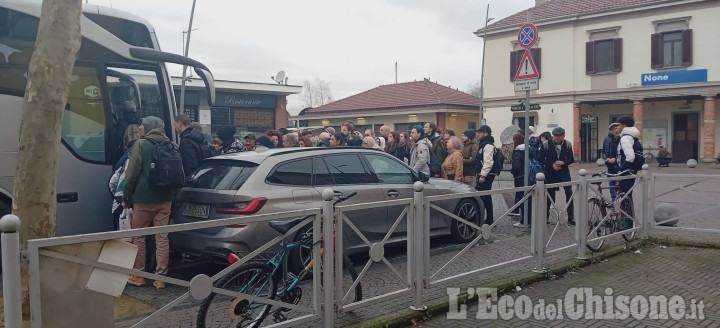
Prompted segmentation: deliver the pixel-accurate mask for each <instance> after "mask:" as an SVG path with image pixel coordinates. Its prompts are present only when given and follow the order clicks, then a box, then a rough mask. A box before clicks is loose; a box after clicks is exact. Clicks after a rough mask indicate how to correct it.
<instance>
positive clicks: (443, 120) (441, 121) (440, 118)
mask: <svg viewBox="0 0 720 328" xmlns="http://www.w3.org/2000/svg"><path fill="white" fill-rule="evenodd" d="M435 116H436V117H437V122H435V123H437V126H438V129H440V131H445V128H446V127H447V113H437V114H435ZM478 128H479V127H478ZM455 133H457V131H455Z"/></svg>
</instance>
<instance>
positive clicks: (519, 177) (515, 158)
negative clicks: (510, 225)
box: [510, 132, 535, 228]
mask: <svg viewBox="0 0 720 328" xmlns="http://www.w3.org/2000/svg"><path fill="white" fill-rule="evenodd" d="M513 147H514V148H513V155H512V168H511V169H510V173H512V175H513V179H514V182H515V188H519V187H523V186H524V185H525V148H526V146H525V136H524V135H523V134H522V133H520V132H518V133H516V134H515V135H513ZM529 150H530V158H533V157H535V154H534V153H535V150H534V149H532V148H530V149H529ZM524 196H525V193H524V192H516V193H515V203H516V204H517V203H518V202H519V201H520V200H521V199H522V198H523V197H524ZM527 202H528V224H530V222H531V217H530V214H531V213H532V207H530V205H532V201H531V200H530V199H528V200H527ZM522 210H523V206H518V207H517V208H516V209H515V210H514V211H513V213H515V214H521V213H522V212H521V211H522ZM514 226H515V227H519V228H523V227H524V225H523V223H522V219H521V220H520V222H517V223H515V224H514Z"/></svg>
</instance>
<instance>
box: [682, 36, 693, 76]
mask: <svg viewBox="0 0 720 328" xmlns="http://www.w3.org/2000/svg"><path fill="white" fill-rule="evenodd" d="M692 31H693V30H684V31H683V32H682V65H683V66H685V67H687V66H691V65H692V63H693V33H692Z"/></svg>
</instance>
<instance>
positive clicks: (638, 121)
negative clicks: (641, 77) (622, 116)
mask: <svg viewBox="0 0 720 328" xmlns="http://www.w3.org/2000/svg"><path fill="white" fill-rule="evenodd" d="M633 118H634V119H635V127H636V128H637V129H638V131H640V136H639V137H638V139H640V141H642V136H643V131H642V127H643V124H642V121H643V102H642V100H633Z"/></svg>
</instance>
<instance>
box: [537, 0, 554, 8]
mask: <svg viewBox="0 0 720 328" xmlns="http://www.w3.org/2000/svg"><path fill="white" fill-rule="evenodd" d="M550 1H551V0H535V7H537V6H539V5H542V4H544V3H547V2H550Z"/></svg>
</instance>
